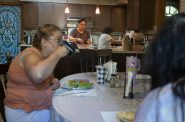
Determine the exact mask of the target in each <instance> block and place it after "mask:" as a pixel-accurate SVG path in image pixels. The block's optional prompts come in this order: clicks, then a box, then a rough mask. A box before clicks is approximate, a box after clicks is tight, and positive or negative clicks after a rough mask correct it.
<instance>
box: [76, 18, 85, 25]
mask: <svg viewBox="0 0 185 122" xmlns="http://www.w3.org/2000/svg"><path fill="white" fill-rule="evenodd" d="M82 21H85V23H87V20H86V19H85V18H81V19H79V21H78V23H79V24H80V23H81V22H82Z"/></svg>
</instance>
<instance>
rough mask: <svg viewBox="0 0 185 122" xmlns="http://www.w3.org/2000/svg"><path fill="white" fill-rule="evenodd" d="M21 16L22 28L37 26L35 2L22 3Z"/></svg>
mask: <svg viewBox="0 0 185 122" xmlns="http://www.w3.org/2000/svg"><path fill="white" fill-rule="evenodd" d="M22 9H23V11H22V18H23V28H24V29H35V28H37V27H38V6H37V3H23V4H22Z"/></svg>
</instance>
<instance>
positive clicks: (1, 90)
mask: <svg viewBox="0 0 185 122" xmlns="http://www.w3.org/2000/svg"><path fill="white" fill-rule="evenodd" d="M9 65H10V64H9V63H8V64H0V69H1V70H0V80H1V83H0V113H1V116H2V118H3V120H4V122H6V118H5V110H4V97H5V94H6V82H7V77H6V75H7V72H8V68H9Z"/></svg>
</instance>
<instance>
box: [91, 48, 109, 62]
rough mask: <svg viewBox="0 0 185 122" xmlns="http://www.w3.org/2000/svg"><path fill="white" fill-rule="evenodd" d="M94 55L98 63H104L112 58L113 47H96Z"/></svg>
mask: <svg viewBox="0 0 185 122" xmlns="http://www.w3.org/2000/svg"><path fill="white" fill-rule="evenodd" d="M93 56H94V58H95V59H97V61H98V64H97V65H103V64H104V63H106V62H107V61H110V60H111V59H112V49H95V50H94V51H93Z"/></svg>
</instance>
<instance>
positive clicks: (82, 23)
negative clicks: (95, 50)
mask: <svg viewBox="0 0 185 122" xmlns="http://www.w3.org/2000/svg"><path fill="white" fill-rule="evenodd" d="M86 26H87V21H86V19H85V18H81V19H80V20H79V21H78V27H77V28H75V29H73V30H72V31H71V32H70V35H69V41H71V42H75V43H77V44H80V45H82V46H85V45H89V44H91V41H90V39H89V38H90V34H89V32H88V31H87V30H86Z"/></svg>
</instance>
